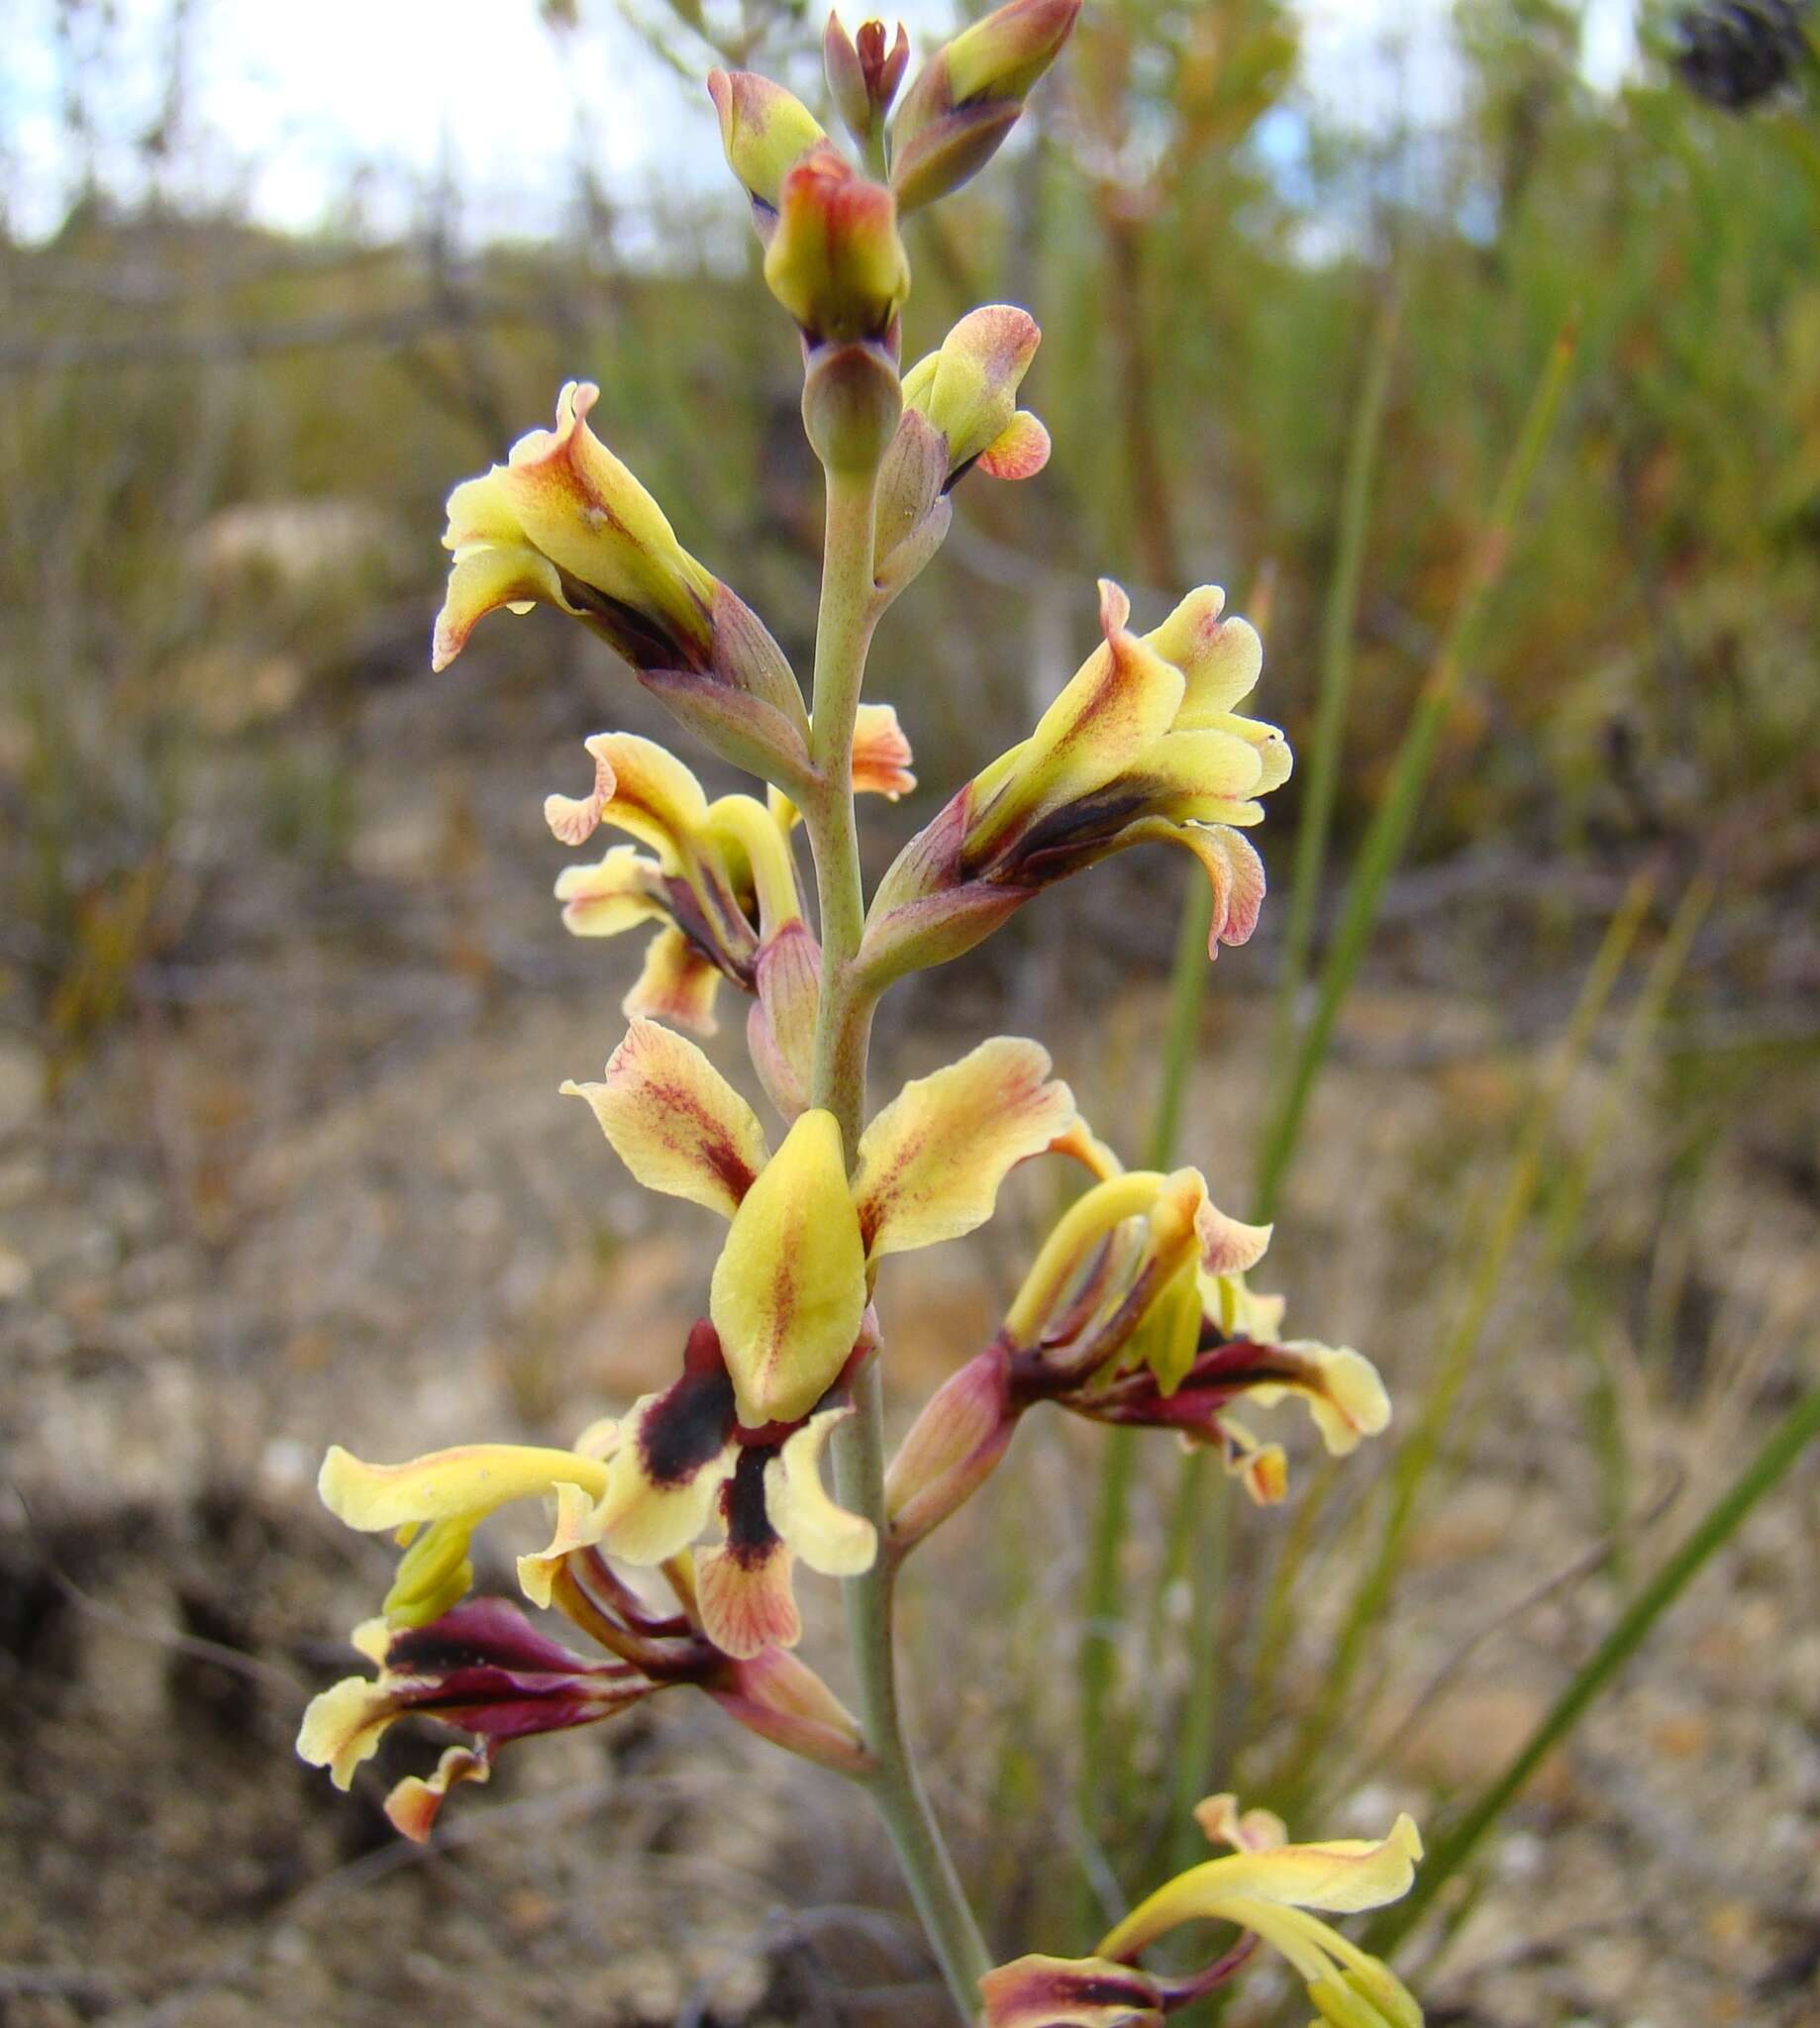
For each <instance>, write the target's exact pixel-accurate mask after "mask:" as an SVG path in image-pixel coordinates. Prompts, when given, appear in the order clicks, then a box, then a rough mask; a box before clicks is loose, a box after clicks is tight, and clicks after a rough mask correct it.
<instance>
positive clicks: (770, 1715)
mask: <svg viewBox="0 0 1820 2028" xmlns="http://www.w3.org/2000/svg"><path fill="white" fill-rule="evenodd" d="M502 1448H506V1447H489V1449H492V1450H493V1451H494V1452H495V1453H497V1451H498V1450H499V1449H502ZM471 1467H472V1458H471V1455H470V1456H469V1458H468V1461H467V1467H465V1468H460V1467H457V1468H454V1470H455V1473H456V1475H457V1476H458V1475H459V1472H460V1470H463V1469H469V1470H471ZM451 1470H452V1468H451V1465H450V1462H449V1456H448V1454H443V1455H441V1456H439V1457H434V1458H428V1459H420V1460H418V1461H417V1462H416V1463H415V1464H414V1465H411V1466H403V1467H391V1468H376V1469H375V1468H371V1467H358V1466H353V1465H352V1461H346V1460H345V1459H344V1465H343V1468H342V1469H341V1470H340V1473H339V1475H338V1490H339V1492H340V1493H342V1494H344V1495H351V1496H352V1501H353V1504H352V1507H351V1508H350V1511H351V1512H354V1513H360V1512H365V1511H368V1510H366V1509H362V1507H361V1504H360V1501H361V1495H362V1491H364V1492H365V1493H374V1492H375V1491H376V1490H377V1489H378V1488H380V1487H383V1489H384V1490H383V1492H381V1493H379V1495H378V1504H380V1505H382V1506H389V1507H390V1509H391V1510H392V1511H397V1510H398V1507H399V1505H400V1502H401V1501H402V1503H403V1504H404V1505H405V1506H411V1505H414V1504H415V1505H422V1504H425V1503H426V1502H425V1500H419V1499H417V1498H416V1497H415V1495H414V1494H413V1492H412V1491H411V1488H412V1487H414V1486H415V1487H416V1488H417V1489H418V1490H419V1491H420V1492H426V1489H428V1488H433V1487H434V1486H435V1485H436V1484H437V1483H438V1482H439V1481H441V1482H447V1481H448V1480H449V1477H450V1473H451ZM571 1490H572V1488H571ZM426 1498H427V1503H428V1504H429V1505H431V1506H435V1505H437V1504H439V1500H438V1497H437V1495H436V1493H435V1492H434V1491H433V1490H430V1491H427V1492H426ZM356 1525H366V1524H365V1523H356ZM560 1533H561V1531H560V1529H558V1535H560ZM528 1562H530V1563H531V1564H532V1565H533V1566H534V1568H535V1575H536V1578H537V1580H538V1581H537V1583H536V1586H535V1590H536V1595H537V1597H538V1602H539V1603H540V1604H544V1605H554V1606H556V1608H557V1609H558V1610H560V1611H561V1612H562V1613H563V1614H565V1615H566V1617H567V1618H568V1619H569V1620H570V1621H571V1622H572V1623H573V1624H574V1625H575V1626H577V1627H578V1628H579V1629H580V1630H581V1631H582V1632H583V1633H584V1634H586V1635H588V1636H589V1637H590V1638H591V1639H593V1640H594V1641H596V1642H597V1643H598V1644H599V1645H600V1647H601V1648H603V1649H604V1650H605V1651H606V1656H605V1659H603V1658H602V1657H601V1656H599V1655H594V1656H589V1655H583V1654H578V1653H576V1652H575V1651H574V1650H573V1649H571V1648H568V1647H566V1646H565V1645H564V1644H563V1643H562V1642H560V1641H558V1640H556V1639H555V1638H554V1637H552V1636H551V1635H550V1634H549V1633H547V1632H546V1631H545V1630H544V1629H542V1628H540V1627H536V1626H533V1625H532V1623H531V1622H530V1621H529V1620H528V1619H527V1618H526V1617H525V1615H524V1614H523V1613H522V1612H521V1611H520V1610H519V1608H518V1607H517V1606H516V1605H514V1604H512V1603H511V1602H510V1601H509V1600H507V1599H503V1598H477V1599H472V1600H469V1601H467V1602H466V1603H464V1604H459V1605H455V1606H453V1607H451V1608H450V1609H449V1610H448V1611H446V1612H444V1613H442V1614H440V1615H439V1616H438V1617H437V1618H436V1619H434V1620H431V1621H429V1622H427V1623H425V1624H423V1625H414V1626H404V1627H398V1626H392V1627H388V1626H387V1625H386V1624H385V1623H384V1622H383V1621H379V1620H374V1621H369V1622H368V1623H367V1624H366V1625H365V1626H363V1627H360V1628H358V1629H357V1630H356V1631H355V1633H354V1647H355V1648H356V1649H357V1650H359V1652H360V1653H361V1654H362V1655H364V1656H365V1657H366V1659H367V1660H368V1661H369V1662H373V1663H376V1664H377V1665H378V1671H379V1673H378V1675H377V1676H376V1677H369V1676H348V1677H345V1678H344V1679H343V1680H342V1681H341V1682H338V1683H335V1684H333V1685H331V1687H330V1688H328V1689H326V1690H324V1691H323V1692H322V1693H321V1695H320V1696H317V1697H314V1698H312V1700H311V1702H310V1705H309V1708H308V1709H307V1710H306V1711H305V1713H304V1717H303V1724H302V1727H301V1729H300V1730H299V1732H298V1735H297V1752H298V1754H299V1755H300V1757H301V1758H302V1759H303V1760H305V1761H307V1762H309V1763H310V1765H311V1766H312V1767H317V1768H327V1769H328V1770H329V1773H330V1776H331V1778H332V1779H333V1780H334V1782H335V1784H336V1786H337V1787H338V1788H347V1787H349V1786H350V1785H351V1783H352V1782H353V1780H354V1774H355V1771H356V1770H357V1769H358V1768H359V1766H360V1764H361V1763H362V1762H363V1761H366V1760H368V1759H370V1757H371V1756H372V1755H373V1754H374V1753H375V1752H376V1751H377V1749H378V1746H379V1742H380V1739H381V1737H382V1736H383V1734H384V1733H385V1732H386V1730H387V1729H388V1728H389V1727H390V1726H391V1725H392V1724H393V1723H394V1722H395V1721H396V1720H398V1719H400V1718H405V1717H421V1718H434V1719H437V1720H439V1721H441V1722H442V1723H444V1724H446V1725H450V1726H454V1727H455V1728H457V1729H458V1730H460V1731H462V1732H465V1733H466V1734H467V1735H468V1736H469V1738H470V1740H471V1741H472V1744H471V1745H466V1746H454V1747H451V1748H449V1749H448V1751H447V1752H446V1753H444V1754H443V1756H442V1758H441V1759H440V1760H439V1761H438V1763H437V1766H436V1769H435V1772H434V1773H433V1774H431V1775H429V1776H428V1777H425V1776H421V1775H407V1776H405V1778H404V1779H403V1780H402V1781H399V1782H397V1783H396V1784H395V1785H394V1787H393V1788H392V1790H391V1792H390V1794H389V1795H388V1796H387V1797H386V1803H385V1812H386V1815H387V1816H388V1817H389V1818H390V1819H391V1821H392V1824H393V1826H394V1827H395V1828H396V1829H397V1830H398V1831H400V1832H401V1833H402V1834H403V1835H404V1836H405V1837H407V1838H412V1839H415V1840H417V1841H419V1842H420V1843H421V1842H422V1841H423V1840H424V1839H426V1838H428V1837H429V1835H430V1831H431V1829H432V1827H433V1825H434V1824H435V1822H436V1817H437V1813H438V1811H439V1810H440V1809H441V1807H442V1805H443V1802H444V1800H445V1798H446V1797H447V1796H448V1794H449V1791H450V1789H451V1788H453V1787H454V1786H455V1784H456V1783H457V1782H464V1781H485V1780H486V1779H487V1778H488V1777H489V1775H490V1774H491V1772H492V1765H493V1759H494V1756H495V1755H496V1754H497V1753H498V1751H499V1749H500V1748H501V1747H503V1746H505V1745H507V1744H509V1743H510V1742H511V1741H513V1740H516V1739H524V1738H527V1737H529V1736H530V1735H532V1734H534V1733H543V1732H558V1731H563V1730H566V1729H568V1728H570V1727H572V1726H577V1725H592V1724H595V1723H597V1722H599V1721H600V1720H601V1719H605V1718H611V1717H613V1716H614V1715H615V1714H616V1713H618V1712H620V1711H624V1710H626V1709H627V1708H628V1707H629V1706H631V1705H633V1704H636V1703H639V1702H641V1701H642V1700H643V1699H644V1698H646V1697H649V1696H652V1695H654V1694H655V1693H656V1692H657V1691H658V1690H660V1689H664V1688H667V1687H672V1686H675V1685H678V1684H682V1683H693V1684H695V1685H696V1686H697V1687H698V1688H700V1689H702V1690H705V1691H706V1692H707V1694H708V1695H709V1696H711V1697H712V1698H713V1699H714V1700H715V1702H716V1703H718V1704H719V1705H720V1706H721V1708H722V1709H723V1710H724V1711H726V1712H727V1713H728V1715H729V1716H730V1717H732V1718H734V1719H735V1720H736V1721H737V1722H738V1723H740V1724H741V1725H744V1726H746V1727H747V1728H748V1729H749V1730H751V1731H754V1732H757V1733H758V1734H760V1735H761V1736H762V1737H763V1738H766V1739H768V1740H771V1741H772V1742H773V1743H774V1744H776V1745H778V1746H781V1747H785V1748H787V1749H788V1750H789V1751H790V1752H792V1753H796V1754H800V1755H803V1756H804V1757H805V1758H807V1759H809V1760H813V1761H818V1762H821V1763H822V1764H823V1765H825V1766H829V1767H834V1768H840V1769H842V1770H844V1771H845V1772H847V1773H849V1774H854V1773H859V1772H861V1771H862V1769H863V1767H864V1765H865V1757H864V1753H863V1750H862V1748H861V1745H860V1741H859V1731H858V1728H857V1727H856V1725H855V1723H854V1721H853V1719H852V1718H851V1716H849V1714H848V1713H847V1712H846V1711H845V1710H844V1709H843V1708H842V1706H841V1704H840V1703H839V1701H838V1700H837V1699H836V1698H835V1697H834V1695H833V1693H832V1692H831V1691H830V1690H829V1689H828V1686H827V1685H826V1684H825V1683H824V1682H823V1681H822V1680H821V1678H820V1677H819V1676H818V1675H816V1674H815V1673H814V1672H813V1671H812V1670H810V1669H807V1668H805V1667H804V1666H803V1665H802V1664H801V1663H800V1662H797V1661H796V1660H794V1658H792V1657H789V1656H786V1655H782V1654H780V1653H777V1652H775V1651H770V1652H768V1653H766V1654H764V1655H761V1656H756V1657H751V1658H744V1659H743V1658H740V1657H737V1656H731V1655H729V1654H727V1653H726V1652H725V1651H724V1650H722V1649H720V1648H718V1647H716V1646H715V1645H714V1644H713V1643H712V1642H711V1641H710V1640H709V1639H708V1637H707V1635H706V1633H705V1631H704V1615H703V1613H702V1611H701V1609H700V1606H699V1603H698V1601H697V1598H696V1594H695V1584H694V1579H693V1574H692V1572H690V1570H689V1569H688V1567H687V1565H686V1563H681V1562H678V1563H676V1564H673V1565H671V1566H669V1567H668V1569H667V1572H666V1574H667V1576H668V1578H669V1583H670V1588H671V1590H672V1592H673V1593H674V1595H675V1599H676V1604H677V1607H678V1608H679V1610H674V1611H664V1610H663V1609H662V1608H660V1607H654V1606H652V1605H649V1604H647V1603H646V1601H645V1600H644V1599H643V1598H641V1596H640V1595H639V1594H638V1593H637V1592H635V1591H634V1590H633V1589H632V1587H631V1586H630V1585H629V1584H627V1583H625V1582H624V1581H623V1580H622V1579H621V1578H619V1577H618V1576H616V1575H615V1574H614V1572H612V1570H611V1569H610V1568H609V1567H608V1566H607V1564H606V1563H605V1562H604V1561H603V1560H602V1559H601V1557H600V1556H599V1555H598V1554H597V1553H596V1552H595V1551H594V1550H593V1549H592V1548H591V1547H590V1546H588V1545H585V1544H581V1545H571V1546H569V1547H567V1548H562V1547H561V1546H560V1544H557V1545H553V1548H552V1551H551V1552H549V1553H547V1554H546V1556H545V1557H544V1558H542V1559H530V1560H528Z"/></svg>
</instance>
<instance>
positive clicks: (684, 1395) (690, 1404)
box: [638, 1367, 737, 1487]
mask: <svg viewBox="0 0 1820 2028" xmlns="http://www.w3.org/2000/svg"><path fill="white" fill-rule="evenodd" d="M736 1420H737V1417H736V1415H735V1412H734V1405H733V1380H732V1378H731V1376H730V1375H729V1374H728V1372H727V1369H726V1368H725V1367H717V1368H716V1369H713V1370H708V1371H687V1370H685V1371H684V1373H683V1375H682V1377H681V1379H679V1380H678V1381H676V1382H675V1384H674V1385H673V1386H671V1387H669V1388H667V1389H666V1390H665V1391H664V1392H663V1393H662V1394H660V1395H659V1396H658V1397H657V1400H656V1401H655V1402H653V1403H652V1406H651V1412H650V1414H649V1415H647V1416H646V1417H645V1418H644V1419H643V1422H642V1423H641V1425H640V1428H639V1435H638V1445H639V1456H640V1458H641V1460H642V1461H643V1463H644V1466H645V1475H646V1476H647V1477H648V1478H649V1479H650V1480H651V1482H652V1484H653V1485H656V1486H660V1487H670V1486H678V1485H684V1484H686V1483H687V1482H688V1480H690V1479H691V1478H693V1477H694V1476H695V1474H696V1472H698V1471H700V1470H702V1469H703V1468H704V1467H705V1466H707V1465H709V1464H711V1463H712V1462H713V1460H714V1459H716V1458H718V1457H719V1456H720V1454H721V1452H722V1450H723V1449H724V1448H725V1447H726V1444H727V1440H728V1438H729V1437H731V1436H732V1435H733V1430H734V1424H735V1422H736Z"/></svg>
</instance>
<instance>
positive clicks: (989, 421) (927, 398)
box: [904, 303, 1048, 470]
mask: <svg viewBox="0 0 1820 2028" xmlns="http://www.w3.org/2000/svg"><path fill="white" fill-rule="evenodd" d="M1042 342H1043V334H1042V332H1041V331H1039V330H1038V329H1037V320H1036V319H1035V318H1034V317H1032V316H1031V314H1030V313H1029V311H1028V310H1020V309H1018V308H1016V307H1015V306H1014V305H1012V304H1009V303H988V304H986V305H985V306H984V307H983V308H981V309H978V310H973V311H970V312H969V313H968V314H967V315H966V316H964V317H962V318H961V322H960V323H959V324H957V325H956V326H955V328H954V329H953V330H952V331H951V332H950V333H949V334H948V336H947V337H946V338H945V339H944V340H943V341H942V349H941V351H940V352H937V353H932V354H931V355H929V356H928V357H927V358H924V359H919V360H918V361H917V363H916V364H915V365H914V366H912V367H911V369H910V371H909V372H908V373H907V374H906V375H905V376H904V405H905V406H906V407H914V408H916V409H918V410H920V411H921V413H922V414H923V415H925V416H927V417H928V419H929V421H930V422H931V423H932V424H933V425H934V426H935V428H936V429H938V430H940V431H941V433H942V435H943V436H944V437H945V438H946V439H947V440H948V462H949V467H950V469H951V470H958V469H959V468H960V467H961V465H963V464H968V463H971V462H972V460H973V459H974V458H976V457H981V456H982V454H985V453H987V452H988V451H989V450H990V449H991V448H994V447H995V446H996V444H997V442H998V440H999V439H1000V438H1001V437H1003V436H1004V434H1005V433H1006V431H1007V430H1008V429H1009V428H1010V427H1011V424H1012V419H1013V417H1014V415H1015V413H1016V409H1017V391H1018V384H1019V382H1020V381H1021V380H1022V379H1023V377H1024V375H1025V373H1026V372H1027V371H1028V370H1029V367H1030V362H1031V360H1032V359H1033V358H1035V357H1036V354H1037V347H1038V346H1039V345H1041V344H1042ZM1030 420H1031V421H1032V422H1035V421H1036V418H1035V417H1034V416H1033V417H1031V418H1030ZM1037 427H1038V429H1039V430H1041V429H1042V425H1041V424H1040V423H1038V424H1037ZM1044 442H1045V446H1046V447H1047V444H1048V439H1047V437H1045V439H1044Z"/></svg>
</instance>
